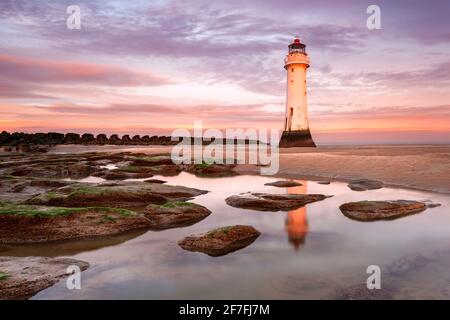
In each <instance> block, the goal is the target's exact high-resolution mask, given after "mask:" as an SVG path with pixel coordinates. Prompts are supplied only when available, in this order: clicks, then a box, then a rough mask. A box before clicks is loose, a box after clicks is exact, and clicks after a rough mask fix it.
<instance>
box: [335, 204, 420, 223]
mask: <svg viewBox="0 0 450 320" xmlns="http://www.w3.org/2000/svg"><path fill="white" fill-rule="evenodd" d="M339 209H340V210H341V212H342V213H343V214H344V215H345V216H346V217H347V218H350V219H353V220H358V221H375V220H393V219H397V218H401V217H405V216H408V215H411V214H415V213H419V212H422V211H424V210H425V209H426V205H425V204H424V203H422V202H418V201H410V200H391V201H358V202H348V203H344V204H343V205H341V206H340V207H339Z"/></svg>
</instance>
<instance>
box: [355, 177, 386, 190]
mask: <svg viewBox="0 0 450 320" xmlns="http://www.w3.org/2000/svg"><path fill="white" fill-rule="evenodd" d="M347 186H348V187H349V188H350V189H352V190H353V191H366V190H375V189H381V188H383V186H384V185H383V182H381V181H377V180H369V179H358V180H351V181H350V182H349V184H348V185H347Z"/></svg>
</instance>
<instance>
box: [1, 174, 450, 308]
mask: <svg viewBox="0 0 450 320" xmlns="http://www.w3.org/2000/svg"><path fill="white" fill-rule="evenodd" d="M154 178H159V179H163V180H167V181H168V182H169V183H170V184H180V185H185V186H189V187H195V188H201V189H206V190H209V191H211V192H210V193H208V194H206V195H202V196H199V197H197V198H196V199H195V200H194V202H196V203H199V204H202V205H204V206H206V207H208V208H209V209H210V210H211V211H212V214H211V215H210V216H209V217H207V218H206V219H204V220H203V221H201V222H199V223H197V224H195V225H193V226H190V227H186V228H179V229H169V230H164V231H157V232H156V231H138V232H132V233H128V234H125V235H121V236H117V237H110V238H105V239H101V240H96V241H76V242H67V243H63V244H55V245H33V246H21V247H9V248H6V249H5V250H3V251H2V252H1V254H2V255H17V256H26V255H47V256H68V257H73V258H76V259H80V260H84V261H87V262H89V263H90V264H91V267H90V268H89V269H88V270H87V271H85V272H84V273H83V274H82V289H81V290H76V291H69V290H67V289H66V287H65V282H64V281H62V282H60V283H58V284H56V285H55V286H53V287H51V288H49V289H46V290H44V291H42V292H40V293H39V294H37V295H36V296H35V297H34V299H94V298H95V299H103V298H105V299H171V298H173V299H197V298H199V299H200V298H201V299H216V298H217V299H219V298H223V299H230V298H235V299H239V298H248V299H250V298H255V299H264V298H266V299H310V298H324V299H326V298H332V297H333V295H334V292H335V290H336V288H337V287H347V286H351V285H355V284H361V285H362V286H363V285H365V282H366V278H367V274H366V268H367V266H368V265H372V264H376V265H379V266H380V267H381V269H382V286H383V283H386V282H389V283H392V284H394V285H395V297H396V298H450V272H449V271H448V270H449V267H450V232H449V231H450V213H449V210H448V208H449V202H450V199H449V197H448V196H445V195H440V194H432V193H425V192H418V191H411V190H405V189H392V188H383V189H380V190H373V191H365V192H354V191H351V190H350V189H348V188H347V186H346V184H344V183H339V182H332V183H331V184H330V185H320V184H318V183H317V182H314V181H303V180H297V181H299V182H300V183H302V184H303V186H301V187H295V188H287V189H286V188H276V187H269V186H264V183H266V182H271V181H276V180H279V179H276V178H273V177H260V176H237V177H231V178H217V179H211V178H198V177H195V176H193V175H190V174H188V173H181V174H180V175H179V176H177V177H158V176H155V177H154ZM247 191H253V192H272V193H286V192H289V193H322V194H328V195H334V197H332V198H329V199H326V200H324V201H320V202H316V203H312V204H309V205H307V206H306V207H304V208H300V209H297V210H294V211H290V212H259V211H253V210H244V209H237V208H233V207H230V206H228V205H226V204H225V202H224V199H225V198H226V197H227V196H229V195H233V194H237V193H240V192H247ZM376 199H380V200H388V199H410V200H426V199H429V200H432V201H434V202H439V203H441V204H442V206H441V207H437V208H434V209H427V210H426V211H424V212H423V213H420V214H417V215H414V216H410V217H405V218H401V219H398V220H394V221H380V222H371V223H367V222H357V221H352V220H350V219H348V218H346V217H345V216H343V215H342V214H341V212H340V211H339V209H338V207H339V205H340V204H342V203H344V202H348V201H357V200H376ZM235 224H247V225H252V226H254V227H255V228H256V229H258V230H259V231H261V233H262V234H261V236H260V237H259V238H258V239H257V240H256V241H255V242H254V243H253V244H251V245H250V246H248V247H246V248H244V249H242V250H239V251H236V252H234V253H231V254H228V255H226V256H223V257H209V256H207V255H205V254H202V253H195V252H189V251H184V250H182V249H181V248H180V247H178V245H177V241H178V240H180V239H181V238H183V237H184V236H187V235H190V234H192V233H198V232H204V231H207V230H210V229H212V228H216V227H221V226H227V225H235ZM410 254H422V255H425V256H427V257H428V256H429V257H433V259H434V260H433V261H432V262H431V263H429V264H427V265H426V266H424V267H422V268H419V269H418V270H413V271H412V272H410V273H409V274H407V276H405V277H400V278H395V279H392V278H391V277H389V276H387V275H386V276H385V274H386V273H387V271H385V270H386V269H385V266H386V265H388V264H390V263H391V262H393V261H394V260H396V259H398V258H400V257H403V256H406V255H410ZM383 281H385V282H383Z"/></svg>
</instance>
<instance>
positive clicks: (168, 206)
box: [143, 201, 211, 230]
mask: <svg viewBox="0 0 450 320" xmlns="http://www.w3.org/2000/svg"><path fill="white" fill-rule="evenodd" d="M143 213H144V214H145V216H146V217H147V218H148V220H149V221H150V228H151V229H153V230H164V229H169V228H180V227H187V226H190V225H193V224H195V223H197V222H199V221H201V220H203V219H205V218H206V217H207V216H209V215H210V214H211V211H209V210H208V209H207V208H205V207H203V206H201V205H198V204H195V203H191V202H180V201H175V202H167V203H165V204H163V205H154V204H152V205H149V206H147V207H146V208H145V210H144V212H143Z"/></svg>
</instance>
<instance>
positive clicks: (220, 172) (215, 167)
mask: <svg viewBox="0 0 450 320" xmlns="http://www.w3.org/2000/svg"><path fill="white" fill-rule="evenodd" d="M180 167H181V168H182V170H183V171H186V172H189V173H192V174H194V175H196V176H199V177H210V178H220V177H232V176H236V175H238V173H237V172H235V171H234V170H233V169H234V168H235V167H236V165H234V164H214V163H213V164H209V163H205V162H204V163H202V164H186V165H180Z"/></svg>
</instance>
